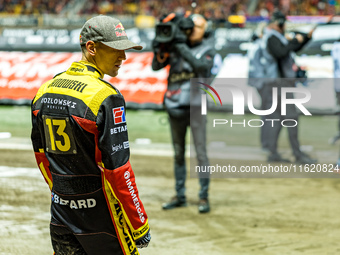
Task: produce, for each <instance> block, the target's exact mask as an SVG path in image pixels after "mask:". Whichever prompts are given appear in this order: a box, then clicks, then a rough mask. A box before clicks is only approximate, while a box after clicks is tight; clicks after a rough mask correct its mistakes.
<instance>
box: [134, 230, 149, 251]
mask: <svg viewBox="0 0 340 255" xmlns="http://www.w3.org/2000/svg"><path fill="white" fill-rule="evenodd" d="M150 241H151V234H150V230H149V231H148V233H146V234H145V235H144V236H143V237H141V238H139V239H138V240H137V241H136V246H137V248H138V249H142V248H146V247H148V245H149V243H150Z"/></svg>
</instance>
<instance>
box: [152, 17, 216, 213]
mask: <svg viewBox="0 0 340 255" xmlns="http://www.w3.org/2000/svg"><path fill="white" fill-rule="evenodd" d="M189 19H192V21H193V23H194V27H193V30H192V33H191V34H190V35H188V36H187V35H185V34H182V35H181V34H180V35H177V36H176V38H175V42H174V43H173V45H172V49H170V52H169V53H167V52H166V54H168V55H169V56H168V57H167V58H166V59H164V60H163V61H161V60H160V58H159V54H160V53H162V52H159V51H160V48H159V47H158V45H155V44H154V45H155V46H156V47H155V48H154V51H155V55H154V58H153V61H152V69H153V70H159V69H161V68H164V67H165V66H167V65H168V64H169V65H170V71H169V77H168V88H167V91H166V93H165V95H164V105H165V109H166V111H167V113H168V116H169V120H170V126H171V135H172V143H173V147H174V151H175V159H174V161H175V162H174V171H175V189H176V195H175V196H174V197H173V198H172V199H171V201H170V202H168V203H165V204H163V206H162V207H163V209H164V210H168V209H173V208H177V207H182V206H186V195H185V180H186V165H185V137H186V133H187V128H188V127H189V126H191V132H192V135H193V140H194V144H195V149H196V154H197V160H198V164H199V165H200V166H208V165H209V160H208V157H207V152H206V118H205V116H202V115H201V113H200V107H191V109H190V78H199V77H204V78H209V77H210V76H211V69H212V67H213V64H214V57H215V50H214V49H213V47H212V46H211V45H209V44H207V43H206V42H205V41H204V40H203V38H204V34H205V32H206V29H207V25H208V24H207V21H206V19H205V18H204V17H203V16H201V15H198V14H194V15H192V16H190V17H189ZM178 33H182V32H181V31H180V30H179V31H178ZM197 95H200V94H199V93H198V94H197ZM190 111H191V112H190ZM190 114H191V115H195V118H192V119H191V123H190ZM199 181H200V191H199V206H198V210H199V212H200V213H206V212H209V211H210V204H209V199H208V189H209V182H210V179H209V176H208V175H207V176H200V178H199Z"/></svg>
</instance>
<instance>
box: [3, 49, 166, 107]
mask: <svg viewBox="0 0 340 255" xmlns="http://www.w3.org/2000/svg"><path fill="white" fill-rule="evenodd" d="M126 55H127V60H126V61H124V62H123V65H122V67H121V69H120V70H119V74H118V76H117V77H114V78H112V77H109V76H105V77H104V79H105V80H107V81H108V82H110V83H111V84H112V85H113V86H115V87H116V88H118V89H119V90H120V92H121V93H122V94H123V95H124V97H125V100H126V102H127V103H128V104H129V103H134V104H138V105H143V104H146V105H150V104H151V105H158V106H161V105H162V102H163V95H164V93H165V91H166V86H167V76H168V69H162V70H159V71H157V72H154V71H153V70H152V69H151V63H152V58H153V53H152V52H142V53H135V52H127V53H126ZM80 59H81V53H69V52H67V53H65V52H4V51H2V52H0V102H11V103H15V102H16V101H18V102H20V101H26V102H27V101H30V100H32V99H33V97H34V96H35V94H36V92H37V90H38V89H39V87H40V86H41V85H42V84H43V83H44V82H46V81H48V80H49V79H52V78H53V76H54V75H56V74H58V73H60V72H63V71H66V70H67V69H68V68H69V66H70V65H71V63H72V62H74V61H79V60H80Z"/></svg>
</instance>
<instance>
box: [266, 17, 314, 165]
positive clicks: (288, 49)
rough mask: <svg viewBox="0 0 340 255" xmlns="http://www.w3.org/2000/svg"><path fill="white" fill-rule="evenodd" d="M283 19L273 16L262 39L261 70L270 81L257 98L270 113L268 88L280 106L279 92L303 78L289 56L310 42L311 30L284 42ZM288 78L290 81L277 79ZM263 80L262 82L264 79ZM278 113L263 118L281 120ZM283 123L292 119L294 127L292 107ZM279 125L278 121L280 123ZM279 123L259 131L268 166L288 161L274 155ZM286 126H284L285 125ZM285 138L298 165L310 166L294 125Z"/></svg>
mask: <svg viewBox="0 0 340 255" xmlns="http://www.w3.org/2000/svg"><path fill="white" fill-rule="evenodd" d="M285 22H286V17H285V15H284V14H283V13H281V12H280V11H276V12H274V13H273V16H272V18H271V20H270V23H269V25H268V27H267V28H266V29H265V32H264V35H263V39H262V40H264V44H263V45H264V46H265V48H264V50H263V56H264V58H265V61H264V68H265V70H266V76H265V77H264V78H272V79H274V80H272V79H270V81H269V79H268V80H267V82H265V84H264V86H263V89H262V91H261V93H262V95H261V98H262V100H263V102H262V105H263V106H264V107H265V109H270V108H271V106H272V88H273V87H277V88H278V105H281V88H282V87H293V86H295V82H296V78H304V77H301V76H304V72H303V71H301V69H300V68H299V67H298V66H297V65H296V64H295V62H294V57H293V52H297V51H299V50H300V49H302V47H303V46H304V45H305V44H306V43H307V42H308V41H309V40H310V38H311V36H312V33H313V31H314V29H313V30H311V31H310V32H309V33H308V34H302V33H298V34H296V35H295V37H294V38H286V37H285V36H284V33H285ZM279 78H290V79H279ZM265 80H266V79H265ZM287 98H290V99H292V98H293V94H292V93H287ZM280 111H281V109H280V107H277V109H276V110H275V112H274V113H272V114H271V115H269V116H267V117H268V118H269V119H279V120H283V116H281V112H280ZM284 117H285V118H287V119H293V120H295V121H296V122H295V123H297V119H298V113H297V110H296V108H295V106H294V105H287V115H286V116H284ZM280 122H281V121H280ZM280 122H276V123H275V124H273V126H272V123H269V122H266V123H265V124H264V125H263V126H262V128H264V129H265V130H266V139H267V142H268V149H269V152H270V154H269V156H268V161H269V162H273V161H274V162H289V160H287V159H284V158H282V157H281V156H280V155H279V154H278V152H277V142H278V137H279V133H280V131H281V128H282V126H281V125H280ZM287 122H288V121H287ZM287 125H288V124H287ZM289 126H291V127H289V128H288V135H289V142H290V145H291V147H292V150H293V154H294V156H295V159H296V162H297V163H299V164H313V163H315V162H316V160H314V159H311V158H310V157H309V156H308V155H307V154H305V153H303V152H302V151H301V150H300V144H299V141H298V125H295V127H293V126H294V123H293V121H292V124H289Z"/></svg>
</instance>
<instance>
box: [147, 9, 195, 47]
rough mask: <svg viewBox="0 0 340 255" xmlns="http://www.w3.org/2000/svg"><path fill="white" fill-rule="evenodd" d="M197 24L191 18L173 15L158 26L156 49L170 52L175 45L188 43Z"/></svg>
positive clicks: (162, 19)
mask: <svg viewBox="0 0 340 255" xmlns="http://www.w3.org/2000/svg"><path fill="white" fill-rule="evenodd" d="M194 26H195V24H194V22H193V21H192V19H191V18H190V17H185V16H183V15H178V14H175V13H171V14H169V15H168V16H166V17H164V18H161V20H160V23H159V24H157V25H156V36H155V39H154V45H153V46H154V47H159V48H160V50H161V51H169V50H170V49H171V48H172V47H171V46H173V45H174V44H175V43H183V42H186V41H187V39H188V37H189V36H190V34H191V33H192V30H193V28H194Z"/></svg>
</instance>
